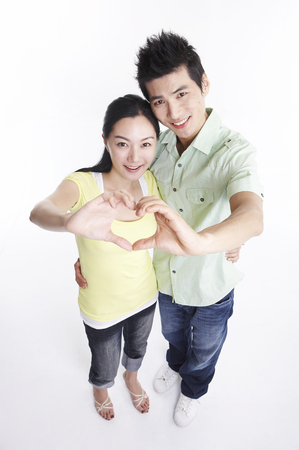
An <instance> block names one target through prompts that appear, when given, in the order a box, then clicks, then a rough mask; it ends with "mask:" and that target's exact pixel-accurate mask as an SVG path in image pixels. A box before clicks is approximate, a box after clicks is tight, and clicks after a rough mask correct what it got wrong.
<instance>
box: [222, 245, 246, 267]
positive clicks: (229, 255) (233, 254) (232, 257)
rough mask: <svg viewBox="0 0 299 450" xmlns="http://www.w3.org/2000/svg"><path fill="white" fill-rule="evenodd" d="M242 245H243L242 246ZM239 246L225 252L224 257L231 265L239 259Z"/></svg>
mask: <svg viewBox="0 0 299 450" xmlns="http://www.w3.org/2000/svg"><path fill="white" fill-rule="evenodd" d="M243 245H244V244H243ZM241 248H242V247H241V246H240V247H237V248H234V249H233V250H229V251H228V252H225V257H226V259H227V261H231V262H233V263H235V262H237V261H238V259H239V258H240V252H241Z"/></svg>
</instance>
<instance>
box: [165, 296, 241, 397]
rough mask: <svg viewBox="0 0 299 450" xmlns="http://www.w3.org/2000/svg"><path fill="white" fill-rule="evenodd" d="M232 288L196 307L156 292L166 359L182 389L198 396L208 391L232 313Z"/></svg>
mask: <svg viewBox="0 0 299 450" xmlns="http://www.w3.org/2000/svg"><path fill="white" fill-rule="evenodd" d="M233 304H234V290H232V291H231V292H230V293H229V294H228V295H227V296H226V297H224V298H223V299H222V300H220V301H219V302H218V303H216V304H214V305H211V306H203V307H195V306H184V305H178V304H177V303H174V302H172V297H171V296H169V295H166V294H162V293H159V307H160V315H161V322H162V333H163V336H164V337H165V339H167V341H168V342H169V349H168V350H167V354H166V359H167V362H168V364H169V367H170V368H171V369H172V370H174V371H175V372H178V373H179V374H180V376H181V377H182V383H181V391H182V394H184V395H185V396H186V397H190V398H193V399H197V398H199V397H201V396H202V395H204V394H205V393H206V392H207V391H208V386H209V383H210V382H211V380H212V378H213V376H214V372H215V365H216V363H217V360H218V357H219V355H220V352H221V349H222V346H223V344H224V341H225V338H226V335H227V321H228V319H229V318H230V317H231V315H232V313H233Z"/></svg>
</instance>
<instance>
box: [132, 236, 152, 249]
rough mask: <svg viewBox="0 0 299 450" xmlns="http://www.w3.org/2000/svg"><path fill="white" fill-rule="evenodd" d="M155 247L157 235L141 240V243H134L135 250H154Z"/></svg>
mask: <svg viewBox="0 0 299 450" xmlns="http://www.w3.org/2000/svg"><path fill="white" fill-rule="evenodd" d="M154 247H155V235H154V236H150V237H149V238H146V239H139V241H136V242H134V244H133V250H134V251H136V250H146V249H149V248H154Z"/></svg>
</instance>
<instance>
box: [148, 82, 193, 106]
mask: <svg viewBox="0 0 299 450" xmlns="http://www.w3.org/2000/svg"><path fill="white" fill-rule="evenodd" d="M184 89H188V86H187V85H184V86H180V87H179V88H178V89H176V90H175V91H173V92H172V93H171V94H170V95H175V94H177V93H178V92H179V91H183V90H184ZM161 98H163V96H162V95H157V96H152V97H150V99H149V101H150V102H153V101H154V100H160V99H161Z"/></svg>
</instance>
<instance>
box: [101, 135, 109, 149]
mask: <svg viewBox="0 0 299 450" xmlns="http://www.w3.org/2000/svg"><path fill="white" fill-rule="evenodd" d="M102 138H103V142H104V145H105V147H106V149H107V152H108V153H109V148H108V141H107V139H106V138H104V134H102Z"/></svg>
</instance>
